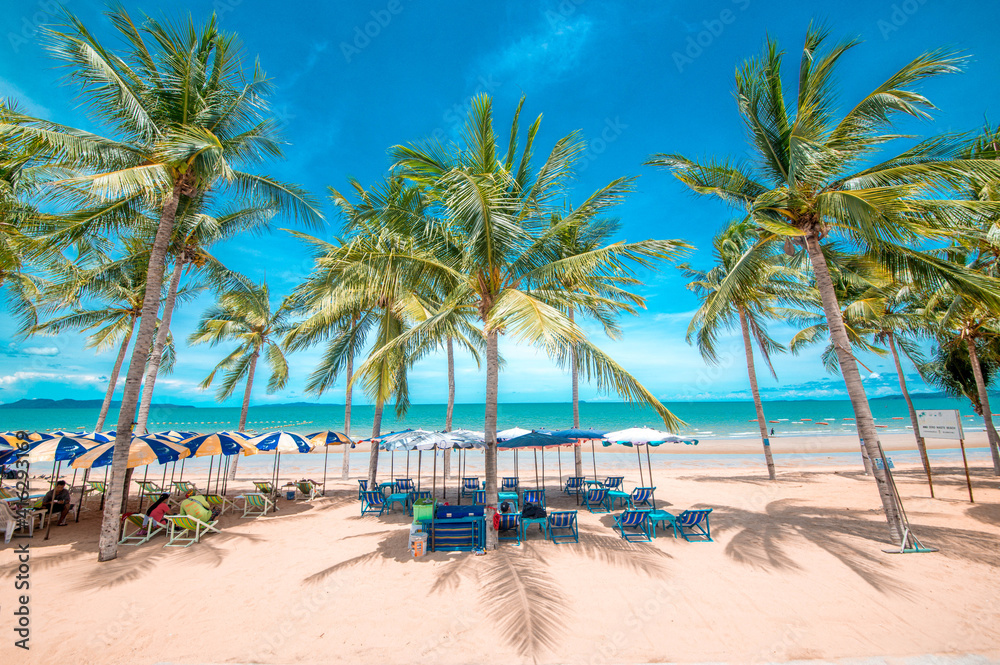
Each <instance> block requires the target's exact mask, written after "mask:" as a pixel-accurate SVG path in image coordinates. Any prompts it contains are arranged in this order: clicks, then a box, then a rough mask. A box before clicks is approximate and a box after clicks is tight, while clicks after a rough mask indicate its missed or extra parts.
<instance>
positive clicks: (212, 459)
mask: <svg viewBox="0 0 1000 665" xmlns="http://www.w3.org/2000/svg"><path fill="white" fill-rule="evenodd" d="M214 464H215V455H212V456H211V457H210V458H208V481H207V482H206V483H205V492H206V493H207V492H211V491H212V466H213V465H214Z"/></svg>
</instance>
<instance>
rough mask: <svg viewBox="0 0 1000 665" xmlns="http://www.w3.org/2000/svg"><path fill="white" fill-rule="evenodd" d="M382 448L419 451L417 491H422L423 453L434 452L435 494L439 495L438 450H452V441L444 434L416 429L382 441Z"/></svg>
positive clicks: (393, 435)
mask: <svg viewBox="0 0 1000 665" xmlns="http://www.w3.org/2000/svg"><path fill="white" fill-rule="evenodd" d="M382 446H383V447H384V448H385V449H386V450H400V449H402V450H416V451H419V455H420V456H419V457H418V458H417V460H418V461H417V489H420V475H421V474H420V471H421V467H422V465H423V452H424V451H425V450H434V451H435V453H434V484H433V490H432V491H433V493H434V494H437V449H438V448H451V446H452V441H451V439H450V438H448V435H447V434H445V433H443V432H431V431H428V430H424V429H415V430H411V431H409V432H400V433H399V434H392V435H390V436H387V437H385V438H384V439H382Z"/></svg>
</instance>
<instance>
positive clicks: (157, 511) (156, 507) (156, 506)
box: [137, 492, 170, 536]
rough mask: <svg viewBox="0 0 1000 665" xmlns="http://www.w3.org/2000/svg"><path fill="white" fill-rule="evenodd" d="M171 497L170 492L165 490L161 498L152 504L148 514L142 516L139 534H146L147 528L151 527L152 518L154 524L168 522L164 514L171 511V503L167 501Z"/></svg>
mask: <svg viewBox="0 0 1000 665" xmlns="http://www.w3.org/2000/svg"><path fill="white" fill-rule="evenodd" d="M169 498H170V493H169V492H164V493H163V494H161V495H160V498H159V499H157V500H156V501H155V502H154V503H153V505H151V506H150V507H149V508H148V509H147V510H146V514H145V515H144V516H143V518H142V529H140V530H139V533H138V534H137V535H139V536H145V535H146V530H147V529H149V522H150V520H152V521H153V523H154V524H159V525H162V524H165V523H166V520H164V519H163V516H164V515H166V514H167V513H168V512H170V504H168V503H167V499H169Z"/></svg>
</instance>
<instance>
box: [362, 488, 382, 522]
mask: <svg viewBox="0 0 1000 665" xmlns="http://www.w3.org/2000/svg"><path fill="white" fill-rule="evenodd" d="M384 512H385V498H384V497H383V496H382V493H381V492H379V491H378V490H365V491H364V494H362V495H361V516H362V517H364V516H365V515H367V514H368V513H378V514H379V516H380V517H381V516H382V513H384Z"/></svg>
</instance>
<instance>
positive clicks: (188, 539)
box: [164, 515, 220, 547]
mask: <svg viewBox="0 0 1000 665" xmlns="http://www.w3.org/2000/svg"><path fill="white" fill-rule="evenodd" d="M164 517H165V518H166V520H167V522H169V523H170V530H169V531H168V532H167V542H166V544H164V547H191V546H192V545H194V544H195V543H197V542H198V541H199V540H201V537H202V536H203V535H205V534H206V533H208V532H209V531H214V532H215V533H220V532H219V530H218V529H216V528H215V525H216V524H218V523H219V520H213V521H212V522H210V523H209V522H202V521H201V520H200V519H198V518H197V517H191V516H190V515H164Z"/></svg>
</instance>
